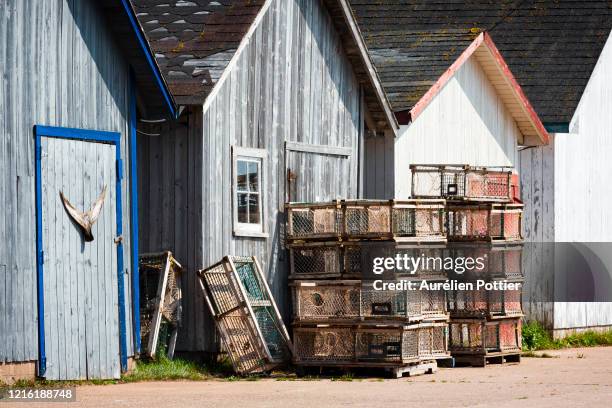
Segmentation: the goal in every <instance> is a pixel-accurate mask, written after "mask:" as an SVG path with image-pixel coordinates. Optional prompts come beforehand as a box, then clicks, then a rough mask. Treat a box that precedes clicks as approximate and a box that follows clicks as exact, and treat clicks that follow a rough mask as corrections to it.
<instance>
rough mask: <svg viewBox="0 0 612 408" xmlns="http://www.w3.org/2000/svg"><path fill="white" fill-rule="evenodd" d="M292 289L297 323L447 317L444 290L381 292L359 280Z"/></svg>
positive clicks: (299, 285)
mask: <svg viewBox="0 0 612 408" xmlns="http://www.w3.org/2000/svg"><path fill="white" fill-rule="evenodd" d="M291 288H292V298H293V316H294V320H295V321H315V320H316V321H324V320H327V321H342V320H345V321H348V320H379V321H380V320H396V321H397V320H401V321H405V322H414V321H421V320H446V319H447V318H448V315H447V313H446V300H445V293H444V291H442V290H439V291H435V290H432V291H428V290H407V289H406V290H384V289H382V290H381V289H380V288H377V287H376V286H375V285H374V284H373V283H372V282H361V281H356V280H352V281H315V282H295V283H293V284H292V285H291Z"/></svg>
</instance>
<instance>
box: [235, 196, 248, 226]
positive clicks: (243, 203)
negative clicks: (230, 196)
mask: <svg viewBox="0 0 612 408" xmlns="http://www.w3.org/2000/svg"><path fill="white" fill-rule="evenodd" d="M248 200H249V195H248V194H242V193H238V195H237V201H238V202H237V204H238V222H245V223H246V222H249V213H248V211H249V210H248Z"/></svg>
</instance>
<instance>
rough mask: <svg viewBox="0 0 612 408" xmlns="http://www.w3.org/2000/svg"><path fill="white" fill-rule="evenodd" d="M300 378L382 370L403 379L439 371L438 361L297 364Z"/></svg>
mask: <svg viewBox="0 0 612 408" xmlns="http://www.w3.org/2000/svg"><path fill="white" fill-rule="evenodd" d="M296 365H297V374H298V376H303V375H307V374H315V373H316V374H319V375H320V374H329V373H333V372H334V371H335V372H337V371H342V372H345V373H347V372H348V373H354V372H355V371H357V370H362V369H370V370H375V369H380V370H382V371H384V372H385V373H387V375H388V376H390V377H391V378H402V377H403V376H404V375H405V374H407V375H408V377H413V376H417V375H424V374H434V373H435V372H437V371H438V363H437V361H436V360H427V361H419V362H415V363H410V364H401V365H394V364H389V363H368V362H325V363H321V362H316V363H315V362H308V363H302V362H300V363H296Z"/></svg>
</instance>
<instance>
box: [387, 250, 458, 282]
mask: <svg viewBox="0 0 612 408" xmlns="http://www.w3.org/2000/svg"><path fill="white" fill-rule="evenodd" d="M398 256H399V257H400V259H401V260H402V262H401V265H402V269H398V268H396V269H395V270H394V272H395V277H396V278H398V279H399V278H411V279H420V280H427V281H435V280H446V279H447V278H448V273H447V271H446V269H445V268H444V259H445V257H446V256H447V253H446V247H445V246H441V245H435V244H434V245H407V244H398V245H397V246H395V249H394V253H393V257H398Z"/></svg>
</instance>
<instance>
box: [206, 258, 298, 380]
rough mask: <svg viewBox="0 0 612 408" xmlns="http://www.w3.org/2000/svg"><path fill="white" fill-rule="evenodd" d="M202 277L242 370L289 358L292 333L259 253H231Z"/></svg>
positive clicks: (223, 334) (225, 339) (265, 367)
mask: <svg viewBox="0 0 612 408" xmlns="http://www.w3.org/2000/svg"><path fill="white" fill-rule="evenodd" d="M198 276H199V281H200V286H201V287H202V290H203V292H204V296H205V299H206V303H207V304H208V307H209V309H210V312H211V314H212V315H213V317H214V319H215V323H216V325H217V328H218V329H219V333H220V336H221V340H222V342H223V345H224V347H225V349H226V350H227V352H228V354H229V356H230V359H231V361H232V365H233V366H234V370H235V371H236V372H237V373H239V374H248V373H254V372H263V371H267V370H269V369H270V368H272V367H274V366H276V365H278V364H281V363H283V362H284V361H286V359H287V358H288V357H289V355H290V353H291V341H290V339H289V334H288V332H287V329H286V328H285V325H284V323H283V320H282V318H281V316H280V313H279V311H278V308H277V306H276V303H275V302H274V299H273V298H272V295H271V294H270V288H269V287H268V284H267V282H266V281H265V279H264V277H263V274H262V271H261V267H260V266H259V263H258V262H257V259H256V258H255V257H236V256H226V257H224V258H223V260H222V261H221V262H218V263H216V264H214V265H212V266H211V267H209V268H207V269H203V270H200V271H198Z"/></svg>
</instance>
